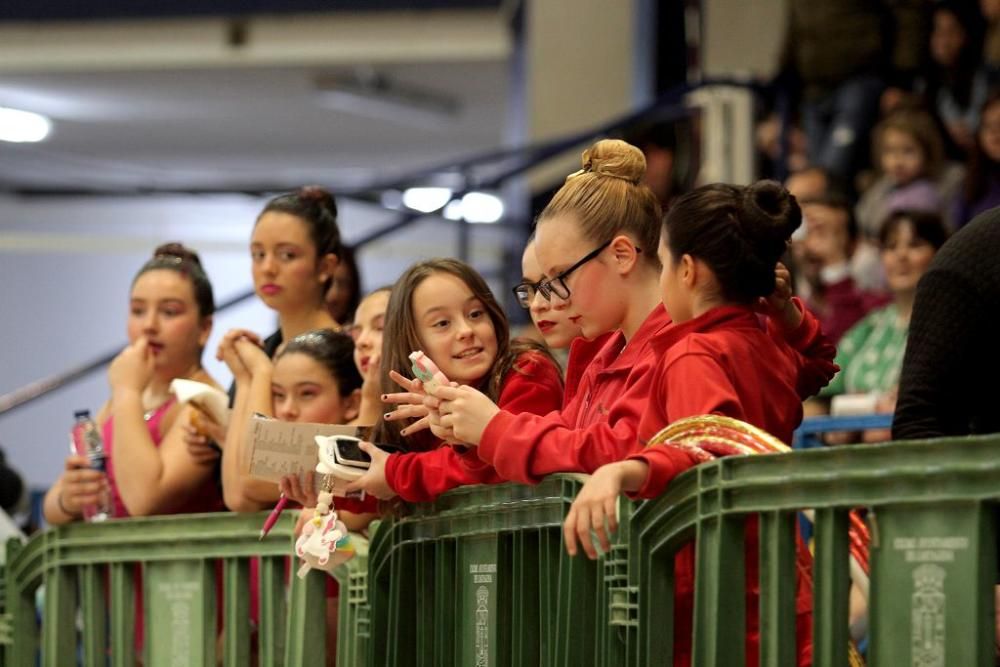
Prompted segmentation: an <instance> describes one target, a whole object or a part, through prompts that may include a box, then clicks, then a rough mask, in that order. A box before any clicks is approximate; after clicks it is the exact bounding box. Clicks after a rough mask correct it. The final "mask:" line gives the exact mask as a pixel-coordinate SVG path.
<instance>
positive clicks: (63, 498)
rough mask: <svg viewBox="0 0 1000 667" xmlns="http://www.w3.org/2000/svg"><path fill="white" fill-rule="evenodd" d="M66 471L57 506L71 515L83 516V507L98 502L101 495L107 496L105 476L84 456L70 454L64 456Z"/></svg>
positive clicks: (107, 487) (108, 491) (106, 479)
mask: <svg viewBox="0 0 1000 667" xmlns="http://www.w3.org/2000/svg"><path fill="white" fill-rule="evenodd" d="M65 467H66V471H65V472H64V473H63V474H62V479H61V481H60V487H61V488H60V492H59V507H60V509H62V511H63V512H65V513H67V514H69V515H71V516H77V517H79V516H83V508H84V507H90V506H92V505H96V504H98V502H100V500H101V497H102V496H103V497H108V495H107V494H109V493H110V491H111V489H110V487H109V486H108V478H107V476H106V475H105V474H104V473H103V472H101V471H99V470H93V469H92V468H91V467H90V460H89V459H88V458H87V457H86V456H80V455H79V454H70V455H69V456H67V457H66V464H65Z"/></svg>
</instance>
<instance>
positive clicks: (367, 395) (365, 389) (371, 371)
mask: <svg viewBox="0 0 1000 667" xmlns="http://www.w3.org/2000/svg"><path fill="white" fill-rule="evenodd" d="M381 362H382V357H381V355H379V353H378V352H373V353H372V355H371V356H370V357H369V358H368V369H367V370H366V371H365V372H364V373H362V374H361V400H371V401H374V402H376V403H377V402H378V401H379V392H380V391H382V387H381V379H382V363H381Z"/></svg>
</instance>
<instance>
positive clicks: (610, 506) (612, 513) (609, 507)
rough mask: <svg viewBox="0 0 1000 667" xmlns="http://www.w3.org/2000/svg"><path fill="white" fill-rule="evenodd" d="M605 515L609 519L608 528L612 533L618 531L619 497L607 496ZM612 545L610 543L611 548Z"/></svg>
mask: <svg viewBox="0 0 1000 667" xmlns="http://www.w3.org/2000/svg"><path fill="white" fill-rule="evenodd" d="M604 516H606V517H607V519H608V530H609V531H610V532H612V533H617V532H618V497H617V496H613V497H611V498H605V500H604ZM610 548H611V546H610V545H608V549H609V550H610Z"/></svg>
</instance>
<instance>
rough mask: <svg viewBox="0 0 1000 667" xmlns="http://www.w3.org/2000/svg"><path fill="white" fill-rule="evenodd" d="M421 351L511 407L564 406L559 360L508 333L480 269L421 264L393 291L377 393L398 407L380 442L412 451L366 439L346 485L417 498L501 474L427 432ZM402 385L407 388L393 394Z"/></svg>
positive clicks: (379, 429)
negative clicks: (414, 360) (357, 470)
mask: <svg viewBox="0 0 1000 667" xmlns="http://www.w3.org/2000/svg"><path fill="white" fill-rule="evenodd" d="M415 350H422V351H423V352H424V353H425V354H426V355H427V356H428V357H429V358H430V359H431V360H432V361H433V362H434V363H435V364H436V365H437V366H438V367H439V368H440V369H441V371H442V372H443V373H444V374H445V375H446V376H447V377H448V379H449V380H451V381H452V383H453V384H459V385H462V386H470V387H476V388H477V391H483V392H485V394H486V395H488V396H491V397H492V399H491V400H496V401H497V402H498V403H499V404H500V405H503V406H505V408H506V409H508V410H511V411H512V412H514V413H520V412H522V411H529V412H533V413H538V414H545V413H547V412H550V411H552V410H557V409H558V408H559V406H560V405H561V404H562V377H561V374H560V372H559V367H558V365H557V364H556V363H555V361H554V360H553V359H552V357H551V356H550V355H549V354H548V353H547V352H546V351H545V349H544V348H542V347H541V346H540V345H538V344H537V343H534V342H530V341H523V340H511V339H510V332H509V328H508V324H507V317H506V315H505V314H504V312H503V310H502V309H501V308H500V305H499V304H498V303H497V301H496V299H495V298H494V296H493V294H492V292H491V291H490V289H489V286H488V285H487V284H486V281H485V280H483V277H482V276H480V275H479V273H477V272H476V271H475V269H473V268H472V267H470V266H469V265H467V264H465V263H463V262H460V261H458V260H455V259H432V260H427V261H424V262H419V263H417V264H415V265H414V266H412V267H410V268H409V269H408V270H407V271H406V272H405V273H404V274H403V275H402V277H401V278H400V279H399V280H398V281H397V282H396V284H395V286H394V287H393V289H392V293H391V295H390V296H389V303H388V306H387V308H386V315H385V331H384V334H383V345H382V358H381V372H382V387H383V391H384V392H386V393H385V394H383V395H382V396H381V398H382V400H383V401H384V402H385V403H387V404H396V405H398V407H397V408H396V409H395V410H393V411H392V412H389V413H387V414H386V415H385V417H384V419H383V421H382V422H380V423H378V424H376V426H375V429H374V432H373V435H372V437H373V440H374V441H375V442H384V443H390V444H398V445H400V446H402V447H403V448H404V449H405V450H406V451H407V452H408V453H403V454H392V455H387V454H386V453H385V452H383V451H381V450H379V449H378V448H377V447H375V446H373V445H370V444H367V443H366V444H363V445H362V447H363V448H364V449H365V451H367V452H368V453H369V454H370V455H371V457H372V463H371V466H370V468H369V470H368V472H367V473H366V474H365V475H364V476H363V477H362V478H361V479H359V480H357V481H356V482H355V483H354V484H352V485H350V486H349V487H348V489H351V490H364V491H366V492H368V493H370V494H372V495H375V496H377V497H379V498H391V497H393V496H396V495H398V496H400V497H401V498H403V499H404V500H407V501H411V502H418V501H427V500H432V499H434V498H436V497H437V496H438V495H439V494H441V493H443V492H445V491H447V490H449V489H452V488H454V487H456V486H461V485H465V484H483V483H496V482H500V481H503V480H502V479H500V478H499V476H498V475H497V474H496V473H495V471H494V470H493V469H492V467H490V466H488V465H487V464H485V463H483V462H482V461H480V460H479V459H478V457H476V455H475V453H471V454H469V453H463V452H459V451H457V450H456V449H453V448H452V447H447V446H444V445H445V444H447V443H446V442H445V441H444V440H441V439H437V438H435V437H434V436H433V435H432V434H431V433H429V432H427V430H426V429H427V426H428V424H429V420H428V417H427V413H428V410H427V408H426V407H425V406H424V405H423V398H424V397H423V395H422V393H420V384H419V382H416V381H411V380H408V379H407V378H408V376H409V375H410V374H411V373H412V371H411V368H410V363H411V362H410V359H409V355H410V353H411V352H413V351H415ZM396 383H399V384H401V385H402V386H403V387H404V388H405V389H406V391H405V392H396V393H391V392H392V391H393V389H396V388H398V386H397V384H396ZM407 422H410V423H408V424H407Z"/></svg>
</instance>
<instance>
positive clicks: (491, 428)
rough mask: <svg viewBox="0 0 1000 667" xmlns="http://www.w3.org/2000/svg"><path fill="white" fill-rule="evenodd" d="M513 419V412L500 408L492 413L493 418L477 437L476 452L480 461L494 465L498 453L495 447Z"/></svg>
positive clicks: (498, 445)
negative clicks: (481, 434)
mask: <svg viewBox="0 0 1000 667" xmlns="http://www.w3.org/2000/svg"><path fill="white" fill-rule="evenodd" d="M513 420H514V415H513V414H511V413H509V412H507V411H506V410H501V411H500V412H498V413H496V414H495V415H493V419H491V420H490V423H489V424H487V425H486V428H485V429H484V430H483V436H482V437H481V438H480V439H479V447H477V448H476V453H477V454H478V455H479V458H480V459H481V460H482V461H485V462H486V463H489V464H490V465H491V466H493V467H494V468H495V467H496V463H494V461H495V460H496V457H497V454H498V452H497V449H498V448H499V447H500V442H501V440H502V438H503V434H504V433H505V432H507V431H508V430H509V429H510V426H511V422H513Z"/></svg>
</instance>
